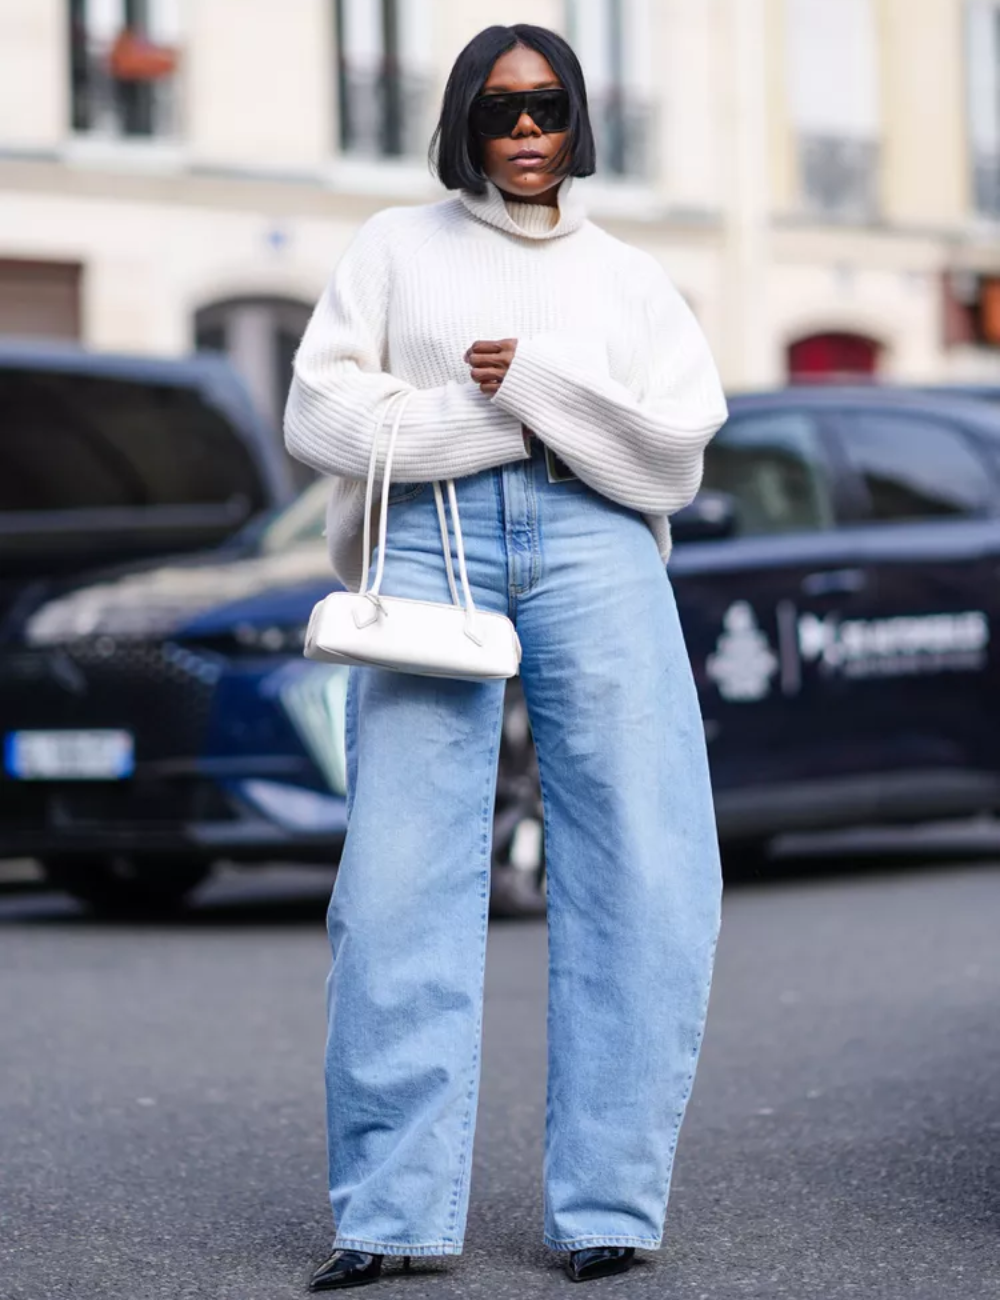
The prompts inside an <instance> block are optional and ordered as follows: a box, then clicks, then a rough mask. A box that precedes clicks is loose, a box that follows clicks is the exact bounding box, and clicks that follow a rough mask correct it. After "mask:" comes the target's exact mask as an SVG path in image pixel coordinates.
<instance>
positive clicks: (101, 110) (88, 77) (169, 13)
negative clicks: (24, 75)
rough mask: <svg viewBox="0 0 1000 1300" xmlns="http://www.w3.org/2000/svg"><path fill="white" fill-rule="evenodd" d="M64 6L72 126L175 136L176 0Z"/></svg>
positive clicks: (93, 131)
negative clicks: (67, 23)
mask: <svg viewBox="0 0 1000 1300" xmlns="http://www.w3.org/2000/svg"><path fill="white" fill-rule="evenodd" d="M68 12H69V29H70V30H69V75H70V106H71V107H70V112H71V122H72V128H73V130H74V131H75V132H77V133H79V134H83V135H91V136H104V137H110V138H116V137H129V136H131V137H138V138H147V139H148V138H151V137H152V138H169V137H172V136H175V135H176V134H177V132H178V122H177V98H178V97H177V72H178V67H179V62H180V54H179V45H180V0H69V6H68Z"/></svg>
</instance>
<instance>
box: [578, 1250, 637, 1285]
mask: <svg viewBox="0 0 1000 1300" xmlns="http://www.w3.org/2000/svg"><path fill="white" fill-rule="evenodd" d="M634 1258H635V1247H634V1246H588V1247H587V1248H586V1250H571V1251H570V1253H569V1257H568V1258H567V1260H566V1272H567V1274H568V1275H569V1277H570V1279H571V1281H573V1282H589V1281H590V1279H591V1278H593V1277H608V1276H609V1274H611V1273H625V1272H627V1271H628V1269H629V1268H631V1266H632V1260H633V1259H634Z"/></svg>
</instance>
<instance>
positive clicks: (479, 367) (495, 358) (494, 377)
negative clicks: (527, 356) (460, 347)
mask: <svg viewBox="0 0 1000 1300" xmlns="http://www.w3.org/2000/svg"><path fill="white" fill-rule="evenodd" d="M516 351H517V339H497V340H495V341H492V342H491V341H490V340H488V339H480V340H478V341H477V342H475V343H473V345H472V347H471V348H469V350H468V351H467V352H466V354H465V356H464V357H463V358H462V360H463V361H464V362H465V364H466V365H467V366H470V367H471V368H472V378H473V381H474V382H475V383H477V384H478V385H479V387H480V388H481V389H482V391H483V392H484V393H485V394H486V396H487V397H492V396H493V394H494V393H495V392H496V391H497V389H498V388H499V387H500V385H501V384H502V383H503V380H504V375H506V373H507V368H508V367H509V366H510V363H511V362H512V361H513V360H514V353H515V352H516Z"/></svg>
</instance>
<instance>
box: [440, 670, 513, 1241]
mask: <svg viewBox="0 0 1000 1300" xmlns="http://www.w3.org/2000/svg"><path fill="white" fill-rule="evenodd" d="M503 708H504V696H503V692H502V691H501V692H499V699H498V708H497V709H496V710H495V712H494V716H493V737H494V739H493V743H492V745H491V746H490V760H489V763H488V765H487V776H486V790H485V792H484V794H483V802H482V834H481V837H480V847H481V850H482V863H483V865H482V871H481V873H480V878H481V882H482V890H481V898H482V909H481V912H480V920H479V948H480V956H479V990H480V997H479V1012H478V1015H477V1017H476V1028H475V1040H474V1045H473V1052H472V1065H471V1068H470V1073H469V1090H468V1093H467V1095H466V1099H465V1118H464V1120H463V1121H462V1157H461V1163H460V1165H459V1169H458V1175H457V1177H456V1179H455V1184H454V1187H453V1189H452V1197H451V1221H450V1223H449V1225H448V1232H449V1234H450V1235H451V1236H454V1233H455V1229H456V1227H457V1225H458V1216H459V1214H460V1212H461V1208H462V1203H463V1200H464V1198H465V1191H466V1183H467V1179H468V1177H469V1174H470V1171H471V1167H472V1161H471V1160H470V1158H469V1157H470V1148H471V1146H472V1138H473V1129H472V1110H473V1099H474V1097H475V1095H476V1083H477V1075H478V1070H479V1057H480V1052H481V1044H482V1035H483V997H484V988H483V986H484V983H485V977H486V937H487V933H488V930H489V917H490V845H491V842H492V828H491V825H490V822H491V814H492V804H493V794H494V791H495V789H496V767H497V761H498V759H499V754H500V738H501V729H502V726H503Z"/></svg>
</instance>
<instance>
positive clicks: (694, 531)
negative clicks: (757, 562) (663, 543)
mask: <svg viewBox="0 0 1000 1300" xmlns="http://www.w3.org/2000/svg"><path fill="white" fill-rule="evenodd" d="M737 523H738V514H737V507H736V498H735V497H734V496H733V495H732V494H731V493H729V492H710V491H705V492H699V493H698V495H697V496H696V497H695V499H694V500H693V501H692V502H691V504H690V505H689V506H685V507H684V509H683V510H678V511H677V513H676V514H675V515H671V516H670V531H671V534H672V536H673V539H674V541H675V542H721V541H724V540H725V539H726V538H727V537H732V536H733V535H734V534H735V532H736V525H737Z"/></svg>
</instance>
